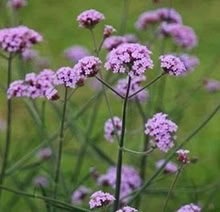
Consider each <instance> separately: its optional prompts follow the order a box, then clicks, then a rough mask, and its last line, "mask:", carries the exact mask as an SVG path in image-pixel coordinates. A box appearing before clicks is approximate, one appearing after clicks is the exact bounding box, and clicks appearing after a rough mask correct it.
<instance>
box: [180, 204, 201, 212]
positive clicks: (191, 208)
mask: <svg viewBox="0 0 220 212" xmlns="http://www.w3.org/2000/svg"><path fill="white" fill-rule="evenodd" d="M201 211H202V209H201V208H200V207H199V206H198V205H195V204H193V203H191V204H189V205H184V206H182V207H181V208H180V209H178V210H177V212H201Z"/></svg>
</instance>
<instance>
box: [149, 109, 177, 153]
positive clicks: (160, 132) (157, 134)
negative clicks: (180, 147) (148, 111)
mask: <svg viewBox="0 0 220 212" xmlns="http://www.w3.org/2000/svg"><path fill="white" fill-rule="evenodd" d="M177 129H178V127H177V125H176V124H175V123H174V122H172V121H171V120H169V119H168V118H167V115H166V114H163V113H157V114H155V115H154V116H153V118H151V119H149V120H148V121H147V123H146V124H145V134H147V135H149V136H151V137H152V138H153V139H154V142H155V144H156V146H157V147H158V148H159V149H160V150H161V151H162V152H168V150H169V149H170V148H172V147H173V146H174V141H175V137H174V134H175V133H176V131H177Z"/></svg>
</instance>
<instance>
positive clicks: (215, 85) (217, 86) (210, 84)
mask: <svg viewBox="0 0 220 212" xmlns="http://www.w3.org/2000/svg"><path fill="white" fill-rule="evenodd" d="M203 84H204V87H205V89H206V90H207V91H208V92H216V91H220V81H218V80H214V79H205V80H204V81H203Z"/></svg>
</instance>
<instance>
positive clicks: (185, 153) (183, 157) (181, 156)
mask: <svg viewBox="0 0 220 212" xmlns="http://www.w3.org/2000/svg"><path fill="white" fill-rule="evenodd" d="M176 153H177V160H178V161H179V162H181V163H183V164H187V163H190V158H189V150H187V149H179V150H178V151H176Z"/></svg>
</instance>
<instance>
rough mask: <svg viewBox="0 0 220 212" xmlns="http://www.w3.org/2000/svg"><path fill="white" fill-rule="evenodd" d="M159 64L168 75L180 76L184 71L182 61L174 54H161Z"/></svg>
mask: <svg viewBox="0 0 220 212" xmlns="http://www.w3.org/2000/svg"><path fill="white" fill-rule="evenodd" d="M160 66H161V68H162V69H163V70H164V71H165V72H166V73H168V74H169V75H174V76H180V75H184V74H185V72H186V68H185V66H184V63H183V62H182V61H181V60H180V58H178V57H176V56H174V55H161V56H160Z"/></svg>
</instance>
